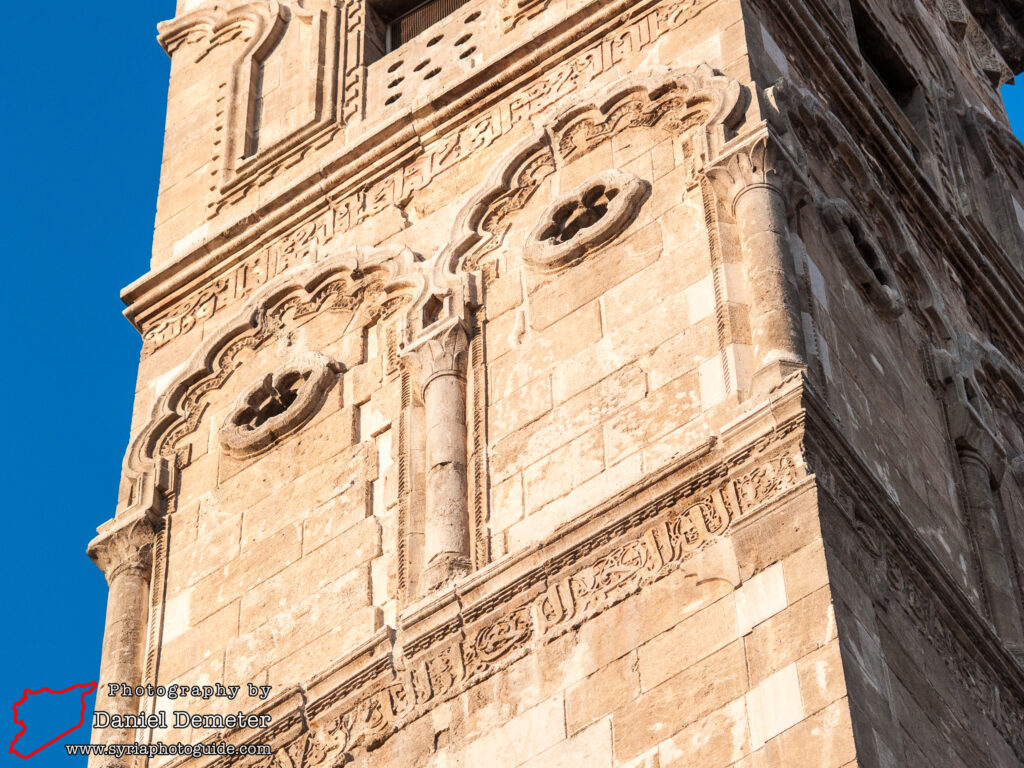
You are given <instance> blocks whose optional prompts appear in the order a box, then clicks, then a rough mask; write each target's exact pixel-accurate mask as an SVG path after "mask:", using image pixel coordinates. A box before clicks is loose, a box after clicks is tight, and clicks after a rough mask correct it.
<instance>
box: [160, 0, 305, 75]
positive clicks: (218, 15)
mask: <svg viewBox="0 0 1024 768" xmlns="http://www.w3.org/2000/svg"><path fill="white" fill-rule="evenodd" d="M285 21H286V11H285V8H284V7H282V5H281V4H280V3H279V2H278V0H243V1H242V2H237V1H236V2H230V1H229V2H207V3H204V4H203V6H202V7H201V8H198V9H196V10H195V11H192V12H191V13H187V14H185V15H184V16H179V17H178V18H175V19H171V20H170V21H165V22H162V23H161V24H158V25H157V42H159V43H160V45H161V46H163V49H164V50H165V51H167V54H168V55H169V56H174V55H175V54H176V53H177V52H178V50H179V49H181V48H187V49H189V50H190V52H191V53H192V54H193V61H196V62H199V61H202V60H203V59H204V58H206V56H208V55H209V54H210V52H211V51H212V50H213V49H214V48H216V47H217V46H220V45H225V44H227V43H231V42H233V41H235V40H241V41H242V42H243V43H245V44H246V51H247V52H254V51H262V50H266V49H267V48H269V47H270V46H272V45H273V44H274V42H276V41H277V38H278V37H279V36H280V34H281V31H282V29H283V27H284V24H285Z"/></svg>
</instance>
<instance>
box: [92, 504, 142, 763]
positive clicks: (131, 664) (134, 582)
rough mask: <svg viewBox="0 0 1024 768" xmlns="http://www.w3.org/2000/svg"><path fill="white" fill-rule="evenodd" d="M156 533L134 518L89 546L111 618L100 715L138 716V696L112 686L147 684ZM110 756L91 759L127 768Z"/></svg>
mask: <svg viewBox="0 0 1024 768" xmlns="http://www.w3.org/2000/svg"><path fill="white" fill-rule="evenodd" d="M154 536H155V532H154V529H153V526H152V523H151V521H150V518H149V516H148V513H147V512H142V513H137V514H135V515H132V516H131V517H129V518H128V519H127V520H125V521H124V522H123V523H120V524H119V525H118V527H117V528H115V529H114V530H112V531H110V532H109V533H106V534H104V535H101V536H100V537H98V538H96V539H95V540H93V542H92V543H91V544H90V545H89V556H90V557H91V558H92V559H93V560H94V561H95V562H96V564H97V565H98V566H99V567H100V569H101V570H102V571H103V572H104V574H105V575H106V577H107V584H108V586H109V592H108V594H107V615H106V622H105V626H104V634H103V653H102V659H101V661H100V679H99V687H98V689H97V692H96V711H98V712H109V713H111V714H118V715H128V714H135V715H137V714H138V712H139V699H138V698H137V697H135V696H110V695H109V693H110V688H109V684H110V683H124V684H127V685H130V686H137V685H140V684H141V683H142V675H143V669H144V665H145V653H146V627H147V624H148V621H149V589H150V579H151V576H152V552H153V540H154ZM92 739H93V742H94V743H106V744H130V743H133V742H134V741H135V729H134V728H102V729H95V730H94V731H93V735H92ZM126 762H130V759H129V758H122V759H121V760H120V761H119V760H117V759H115V758H113V757H110V756H102V757H101V756H94V757H91V758H90V759H89V764H90V766H92V767H93V768H97V767H98V766H116V765H124V764H126Z"/></svg>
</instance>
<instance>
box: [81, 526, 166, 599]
mask: <svg viewBox="0 0 1024 768" xmlns="http://www.w3.org/2000/svg"><path fill="white" fill-rule="evenodd" d="M106 525H109V526H110V527H109V528H106ZM106 525H104V526H100V528H99V534H100V535H99V536H97V537H96V538H95V539H93V540H92V541H91V542H89V547H88V550H87V551H88V554H89V557H90V558H92V561H93V562H94V563H96V565H97V566H98V567H99V569H100V570H101V571H103V573H104V575H105V576H106V577H107V583H108V584H110V583H111V582H113V580H114V578H115V577H116V576H117V575H118V574H120V573H122V572H125V571H132V570H137V571H141V572H142V573H144V574H146V575H147V577H148V574H149V569H150V567H151V566H152V563H153V543H154V540H155V538H156V526H155V525H154V521H153V516H152V514H151V513H149V512H148V511H145V510H144V511H139V512H134V513H132V514H131V515H128V516H126V517H123V518H114V519H113V520H111V521H110V523H108V524H106ZM105 528H106V530H104V529H105Z"/></svg>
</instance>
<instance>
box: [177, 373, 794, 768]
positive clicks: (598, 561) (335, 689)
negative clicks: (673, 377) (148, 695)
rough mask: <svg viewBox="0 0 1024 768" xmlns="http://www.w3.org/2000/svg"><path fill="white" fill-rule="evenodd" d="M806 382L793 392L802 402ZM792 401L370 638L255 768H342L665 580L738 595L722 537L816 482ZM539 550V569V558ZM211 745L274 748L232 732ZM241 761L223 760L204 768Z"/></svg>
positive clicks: (310, 695) (315, 685)
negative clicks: (764, 423) (735, 444)
mask: <svg viewBox="0 0 1024 768" xmlns="http://www.w3.org/2000/svg"><path fill="white" fill-rule="evenodd" d="M801 383H802V382H801V381H800V380H793V381H791V382H790V384H791V385H794V386H795V388H796V389H797V390H799V387H800V386H801ZM792 388H793V387H791V389H792ZM789 394H790V393H788V392H787V393H783V394H780V395H779V399H778V401H776V402H775V403H774V407H775V408H777V409H778V411H777V412H778V414H779V416H780V420H779V421H778V423H777V424H776V426H775V427H774V428H773V429H772V430H771V431H770V432H768V433H766V434H763V435H761V436H760V437H759V438H755V439H754V440H752V441H751V442H750V443H749V444H747V445H746V446H745V447H744V448H743V449H742V450H738V451H735V452H732V453H725V452H723V451H721V450H718V447H719V446H718V443H717V442H716V441H715V440H714V439H712V440H710V441H709V442H707V443H705V444H704V445H702V446H700V447H699V448H697V449H695V450H694V451H693V452H692V453H690V454H688V455H686V456H683V457H681V458H679V459H678V460H677V461H676V462H674V463H673V464H672V465H670V466H667V467H665V468H663V469H662V470H660V471H659V472H657V473H656V474H655V475H653V476H651V477H647V478H644V479H642V480H640V481H639V482H638V483H637V484H636V485H635V486H632V487H630V488H627V489H624V491H623V492H622V493H621V494H619V495H618V496H617V497H615V498H614V499H611V500H609V501H608V502H606V503H605V504H603V505H601V506H600V507H598V508H597V509H593V510H589V511H584V510H581V511H580V512H581V514H580V516H579V518H578V519H577V520H576V521H575V522H574V523H573V524H572V525H567V526H563V527H562V528H560V529H559V530H558V531H556V532H555V533H553V534H552V535H551V536H550V537H549V538H548V539H547V540H546V541H545V542H543V544H542V545H541V546H540V547H539V548H538V549H531V550H529V551H527V552H523V553H519V554H517V555H513V556H511V557H509V558H506V559H505V560H503V561H502V563H501V564H500V565H499V566H498V567H497V568H496V569H490V570H489V571H488V572H486V573H481V574H479V575H476V574H474V575H471V576H470V577H469V578H468V579H465V580H462V581H460V582H457V583H456V584H455V585H454V588H452V589H451V590H449V591H448V592H442V593H440V594H439V595H438V596H437V597H436V598H434V601H433V603H432V604H431V605H432V608H433V609H435V610H432V611H430V612H428V611H426V610H424V611H423V615H422V616H420V617H418V620H417V621H414V622H411V623H409V624H408V626H407V625H406V624H405V623H403V625H402V628H401V629H400V630H399V636H398V637H396V636H395V635H394V634H393V633H392V632H391V631H388V632H381V633H378V635H376V636H374V637H373V638H370V639H369V640H368V642H367V643H366V644H364V645H363V646H361V647H359V648H357V649H355V650H353V651H352V652H351V653H350V654H349V655H348V656H347V657H345V658H343V659H340V660H339V662H338V664H337V665H336V666H335V667H334V669H333V670H332V671H330V672H328V673H324V674H320V675H318V676H317V678H316V679H315V680H313V681H311V682H309V683H308V684H306V685H304V686H303V690H304V696H303V700H302V702H300V703H297V704H296V705H294V706H298V707H300V713H301V715H302V717H301V719H302V721H303V722H305V723H307V724H308V730H305V731H304V732H303V733H302V734H301V735H297V736H296V735H291V736H290V737H289V738H288V739H287V740H280V741H278V740H274V742H273V744H274V749H275V750H276V755H275V757H274V758H272V759H271V760H269V761H266V759H264V761H266V762H267V763H268V764H271V765H276V764H281V765H302V766H304V768H319V767H321V766H330V765H338V764H341V763H344V762H346V761H349V762H350V761H351V760H352V758H353V755H352V752H353V751H355V750H357V749H373V748H376V747H379V746H380V745H382V744H383V743H384V742H385V741H386V740H388V739H389V738H390V737H391V736H392V735H393V734H394V733H396V732H397V731H399V730H400V729H401V728H403V727H404V726H405V725H407V724H408V723H410V722H411V721H413V720H415V719H416V718H419V717H422V716H423V715H424V714H426V713H428V712H430V711H431V710H433V709H434V708H435V707H437V706H439V705H440V704H442V703H443V702H445V701H448V700H450V699H452V698H453V697H455V696H457V695H459V694H461V693H462V692H464V691H466V690H467V689H469V688H471V687H472V686H474V685H477V684H479V683H480V682H482V681H484V680H486V679H487V678H489V677H491V676H492V675H494V674H496V673H498V672H500V671H502V670H504V669H506V668H508V667H509V666H510V665H512V664H514V663H515V662H517V661H518V660H520V659H522V658H524V657H526V656H527V655H529V654H531V653H535V652H537V650H538V649H539V648H541V647H542V646H543V645H544V644H546V643H549V642H551V641H553V640H554V639H556V638H558V637H561V636H563V635H565V634H566V633H568V632H571V631H573V630H574V629H577V628H578V627H580V626H582V625H583V624H585V623H587V622H589V621H591V620H592V619H593V618H595V617H596V616H599V615H600V614H602V613H604V612H605V611H607V610H609V609H610V608H612V607H613V606H615V605H617V604H619V603H621V602H622V601H624V600H628V599H630V598H631V597H632V596H634V595H636V594H637V593H639V592H640V591H641V590H642V589H644V588H645V587H647V586H649V585H651V584H654V583H656V582H659V581H661V580H663V579H665V578H666V577H668V576H670V575H672V574H674V573H679V572H682V573H683V574H685V575H686V576H687V578H692V580H693V582H694V583H703V582H707V581H711V580H721V581H724V582H726V583H728V584H730V585H732V586H733V587H736V586H738V585H739V583H740V575H739V569H738V565H737V562H736V555H735V551H734V549H733V547H732V545H731V543H730V542H729V541H728V534H729V533H730V531H731V530H733V529H734V528H735V529H738V528H739V527H740V526H743V525H745V524H747V523H749V522H752V521H753V520H754V519H755V518H756V517H758V516H759V515H762V514H766V513H767V512H768V511H769V510H771V509H774V508H775V507H776V506H777V505H779V504H781V503H783V502H784V501H785V500H786V499H788V498H790V497H792V496H794V495H796V494H798V493H800V492H802V491H804V490H808V489H810V488H811V484H812V482H813V480H812V479H811V478H809V476H808V472H807V469H806V467H805V465H804V459H803V456H802V455H801V453H800V447H799V445H800V435H801V434H802V431H803V416H802V415H801V414H799V413H796V414H794V413H792V410H793V409H792V407H791V406H792V403H791V402H790V399H789ZM796 400H797V402H798V401H799V398H798V397H797V399H796ZM748 437H749V436H748ZM641 488H643V489H646V490H647V493H646V494H643V495H641V494H639V493H638V491H639V490H640V489H641ZM537 551H543V552H545V553H546V555H547V557H545V558H543V559H538V558H537V557H536V552H537ZM275 712H279V713H280V714H275V719H274V722H275V723H276V722H277V721H278V719H279V718H280V719H281V720H282V721H283V719H284V717H285V716H286V713H285V710H283V709H281V708H280V707H278V708H276V709H275ZM213 739H218V740H225V739H226V740H227V741H229V742H230V743H234V744H241V743H246V742H248V741H250V740H256V739H258V740H260V741H262V742H267V741H269V739H268V738H267V736H266V734H264V733H260V734H259V735H257V736H254V735H252V734H251V733H248V732H246V731H240V730H237V729H235V730H231V731H227V732H225V733H220V734H216V735H215V736H211V737H210V740H213ZM278 756H279V757H278ZM237 760H238V758H231V757H228V758H221V759H218V760H217V761H215V762H214V763H212V764H211V768H214V767H216V768H227V766H230V765H233V764H235V763H236V761H237ZM274 761H277V762H274ZM182 762H184V761H183V760H175V761H172V762H171V763H169V766H172V767H173V766H177V765H179V764H181V763H182ZM263 764H264V762H263V761H261V762H260V765H263Z"/></svg>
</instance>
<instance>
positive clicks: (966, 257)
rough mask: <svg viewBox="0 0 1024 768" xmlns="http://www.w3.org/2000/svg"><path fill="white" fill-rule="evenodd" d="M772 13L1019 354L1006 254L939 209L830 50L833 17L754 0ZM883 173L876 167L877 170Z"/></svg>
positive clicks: (1019, 280)
mask: <svg viewBox="0 0 1024 768" xmlns="http://www.w3.org/2000/svg"><path fill="white" fill-rule="evenodd" d="M760 2H761V4H762V5H763V6H764V7H765V8H766V9H768V10H770V11H774V12H775V13H774V16H775V18H776V19H777V23H778V24H779V25H780V26H782V27H783V28H784V29H786V30H787V31H788V32H789V33H790V35H791V38H792V40H791V42H792V43H793V44H794V45H795V46H797V48H798V49H799V50H801V52H802V54H803V56H804V57H805V58H806V59H807V60H808V61H814V62H816V67H817V71H818V72H819V80H818V84H819V85H825V86H827V87H828V88H829V89H830V90H831V91H832V95H833V99H832V100H831V103H832V105H833V110H834V111H836V112H837V114H839V116H840V117H841V118H842V119H843V122H844V123H846V124H847V125H848V126H850V128H851V132H853V133H854V134H855V135H859V136H861V137H864V136H866V137H870V139H869V142H866V143H868V145H869V149H868V150H867V151H868V152H869V153H870V152H871V149H875V150H877V160H878V162H877V163H876V167H877V168H879V169H884V171H888V174H889V176H890V178H891V180H892V181H893V182H894V183H895V185H896V187H897V188H898V189H900V190H901V191H902V192H903V193H904V194H905V201H906V206H905V207H904V211H905V212H906V213H908V214H910V215H912V216H913V215H916V217H917V218H918V219H919V220H921V221H923V222H924V223H926V225H927V227H926V228H927V229H928V230H930V231H933V232H934V233H935V242H936V243H937V244H938V245H940V246H941V247H942V249H943V251H944V253H942V254H940V255H945V256H947V257H948V258H949V260H950V262H951V263H952V264H953V266H954V267H955V268H956V269H957V271H958V273H959V274H960V276H961V277H962V279H963V281H964V283H965V284H966V285H971V286H972V290H973V291H974V292H975V294H976V295H978V296H979V297H981V298H982V299H983V300H984V302H985V303H986V304H988V305H989V306H990V307H991V312H990V320H991V321H992V322H993V324H994V325H997V326H1001V329H1002V330H1003V332H1004V334H1005V336H1006V337H1007V338H1008V340H1010V341H1011V343H1012V344H1013V347H1014V349H1013V355H1014V357H1016V358H1017V359H1018V360H1020V359H1024V276H1022V275H1021V274H1020V273H1019V272H1018V271H1017V270H1016V269H1014V268H1013V267H1012V266H1011V265H1010V263H1009V262H1008V260H1007V259H1006V258H1005V256H1004V255H1003V254H1001V253H993V252H990V251H984V250H982V249H981V248H980V247H979V245H978V243H977V241H976V238H975V237H974V236H973V235H972V234H971V232H969V231H968V229H967V227H966V226H965V225H964V224H963V222H962V221H960V219H959V216H958V215H957V214H956V213H955V212H953V211H949V210H945V209H944V208H943V207H942V205H941V204H940V203H939V202H938V200H937V195H936V194H935V192H934V188H933V187H932V184H931V182H930V180H929V179H928V178H927V176H926V175H925V173H924V170H923V169H922V168H921V166H920V165H919V164H918V163H917V161H916V160H915V159H914V158H913V156H912V155H911V153H910V151H909V150H908V149H907V148H906V146H904V145H903V143H902V142H901V141H900V140H899V138H898V137H897V135H896V133H895V132H894V131H893V129H892V128H891V127H889V122H888V120H887V119H886V117H885V116H884V114H883V112H882V110H881V107H880V106H879V105H878V104H876V103H875V101H874V99H873V97H872V95H871V94H870V93H869V92H868V90H867V88H866V86H865V85H864V84H863V83H861V81H860V75H859V72H858V71H855V70H854V68H853V67H852V66H851V65H850V64H849V62H848V61H846V60H845V59H844V58H843V56H842V55H840V53H839V52H838V50H837V46H836V45H835V43H834V39H833V35H831V34H829V33H828V32H826V31H825V30H824V29H823V28H822V26H821V23H820V21H819V20H821V19H832V16H831V12H830V11H829V10H827V9H826V8H825V7H823V5H822V4H821V2H820V0H804V2H805V4H806V5H807V6H808V7H809V8H810V9H812V10H813V12H812V13H793V12H792V7H791V3H789V2H788V0H760ZM884 171H883V172H884Z"/></svg>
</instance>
